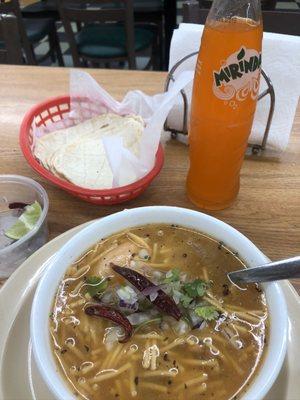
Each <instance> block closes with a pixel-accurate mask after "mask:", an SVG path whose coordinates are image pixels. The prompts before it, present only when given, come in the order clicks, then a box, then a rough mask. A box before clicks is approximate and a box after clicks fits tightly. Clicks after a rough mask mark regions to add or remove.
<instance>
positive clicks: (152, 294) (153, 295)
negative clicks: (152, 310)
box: [149, 292, 158, 301]
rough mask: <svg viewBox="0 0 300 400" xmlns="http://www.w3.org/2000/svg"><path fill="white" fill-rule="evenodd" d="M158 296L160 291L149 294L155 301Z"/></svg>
mask: <svg viewBox="0 0 300 400" xmlns="http://www.w3.org/2000/svg"><path fill="white" fill-rule="evenodd" d="M157 296H158V292H154V293H151V294H150V296H149V297H150V301H154V300H155V299H156V298H157Z"/></svg>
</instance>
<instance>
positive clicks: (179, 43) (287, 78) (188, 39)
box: [168, 23, 300, 151]
mask: <svg viewBox="0 0 300 400" xmlns="http://www.w3.org/2000/svg"><path fill="white" fill-rule="evenodd" d="M203 28H204V26H203V25H197V24H185V23H184V24H180V26H179V28H178V29H176V30H175V31H174V34H173V38H172V42H171V49H170V62H169V70H170V69H171V68H172V67H173V65H174V64H175V63H176V62H177V61H179V60H180V59H182V58H183V57H184V56H185V55H187V54H190V53H192V52H194V51H197V50H198V49H199V45H200V40H201V35H202V32H203ZM196 58H197V57H196V56H195V57H192V58H190V59H188V60H186V61H185V62H184V63H183V64H182V65H181V66H180V67H179V68H178V69H177V70H176V73H175V78H176V76H177V74H178V73H180V72H181V71H183V70H194V69H195V63H196ZM262 59H263V61H262V66H263V68H264V70H265V72H266V73H267V75H268V76H269V77H270V78H271V81H272V83H273V86H274V89H275V98H276V100H275V112H274V116H273V121H272V125H271V129H270V132H269V138H268V143H267V148H268V149H270V150H275V151H278V150H284V149H285V148H286V146H287V144H288V141H289V136H290V133H291V129H292V125H293V121H294V116H295V112H296V108H297V104H298V100H299V93H300V37H297V36H290V35H281V34H276V33H268V32H265V33H264V39H263V56H262ZM266 87H267V85H266V84H265V81H264V79H261V87H260V92H262V91H263V90H265V88H266ZM191 90H192V84H190V85H189V86H188V87H187V88H186V92H187V95H188V99H189V103H190V99H191ZM269 98H270V97H269V96H266V97H265V98H264V99H263V100H261V101H259V102H258V106H257V109H256V114H255V120H254V124H253V128H252V132H251V136H250V139H249V142H250V143H261V140H262V137H263V134H264V130H265V126H266V121H267V116H268V110H269V104H270V100H269ZM182 119H183V109H182V99H181V98H180V97H179V98H178V100H177V102H176V104H175V105H174V107H173V109H172V110H171V112H170V114H169V117H168V125H169V126H170V127H171V128H174V129H180V130H181V129H182Z"/></svg>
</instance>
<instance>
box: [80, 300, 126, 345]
mask: <svg viewBox="0 0 300 400" xmlns="http://www.w3.org/2000/svg"><path fill="white" fill-rule="evenodd" d="M84 312H85V313H86V314H87V315H90V316H93V317H102V318H106V319H109V320H110V321H113V322H115V323H116V324H117V325H120V326H121V327H122V328H123V329H124V332H125V337H124V338H123V339H122V340H119V342H120V343H125V342H127V341H128V340H129V339H130V337H131V336H132V332H133V328H132V325H131V323H130V322H129V320H128V319H127V318H126V317H125V316H124V315H123V314H122V313H120V312H119V311H116V310H114V309H112V308H110V307H106V306H102V305H100V304H93V305H92V306H87V307H85V309H84Z"/></svg>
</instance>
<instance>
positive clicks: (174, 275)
mask: <svg viewBox="0 0 300 400" xmlns="http://www.w3.org/2000/svg"><path fill="white" fill-rule="evenodd" d="M179 280H180V271H179V269H177V268H174V269H172V270H170V271H169V272H167V273H166V278H165V279H164V283H171V282H177V281H179Z"/></svg>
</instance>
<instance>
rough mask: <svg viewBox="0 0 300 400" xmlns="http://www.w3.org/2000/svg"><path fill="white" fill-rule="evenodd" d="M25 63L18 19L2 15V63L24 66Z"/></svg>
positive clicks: (0, 40) (0, 35)
mask: <svg viewBox="0 0 300 400" xmlns="http://www.w3.org/2000/svg"><path fill="white" fill-rule="evenodd" d="M1 43H2V45H1ZM23 61H24V59H23V54H22V46H21V38H20V34H19V29H18V21H17V18H16V17H15V16H14V15H11V14H0V63H1V64H23Z"/></svg>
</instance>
